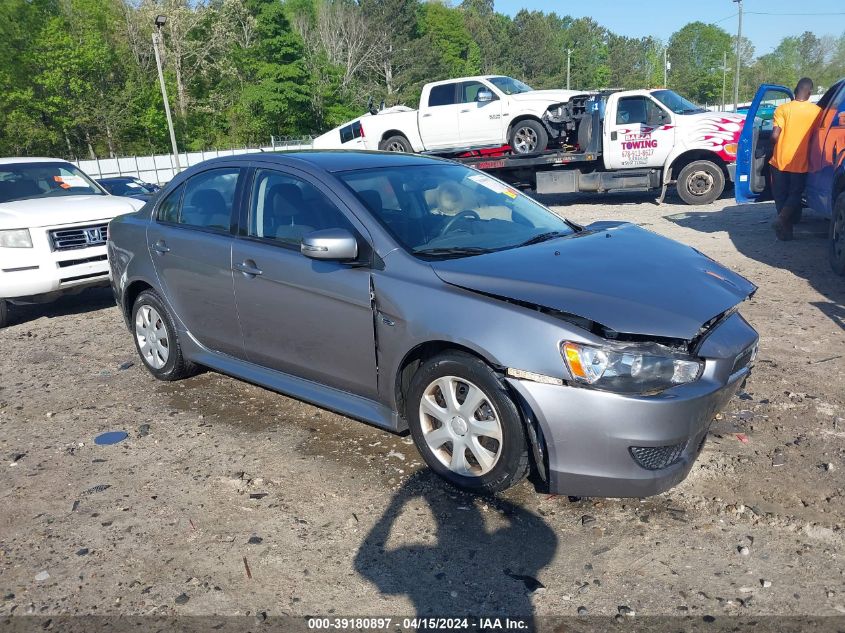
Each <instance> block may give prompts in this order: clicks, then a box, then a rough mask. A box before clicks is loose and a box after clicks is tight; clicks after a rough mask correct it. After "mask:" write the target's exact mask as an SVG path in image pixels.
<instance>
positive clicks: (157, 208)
mask: <svg viewBox="0 0 845 633" xmlns="http://www.w3.org/2000/svg"><path fill="white" fill-rule="evenodd" d="M186 182H187V180H183V181H182V182H181V183H179V184H178V185H176V188H175V189H173V191H171V192H170V193H168V194H167V195H166V196H162V197H161V198H160V199H159V200H158V202H157V203H156V206H155V210H154V211H153V220H155V222H156V223H158V224H165V225H167V226H174V225H178V222H167V221H166V220H162V218H161V214H162V207H164V203H165V202H167V201H168V200H169V199H170V196H172V195H173V194H174V193H176V192H177V191H178V192H179V202H178V203H177V205H178V208H179V212H180V213H181V212H182V200H183V198H184V197H185V183H186Z"/></svg>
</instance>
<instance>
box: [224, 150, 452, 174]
mask: <svg viewBox="0 0 845 633" xmlns="http://www.w3.org/2000/svg"><path fill="white" fill-rule="evenodd" d="M231 161H234V162H252V161H260V162H270V163H277V164H279V165H289V166H291V167H293V166H295V165H296V163H306V164H307V165H310V166H312V167H316V168H317V169H322V170H324V171H328V172H342V171H356V170H359V169H374V168H379V167H405V166H414V165H433V164H438V163H444V162H448V161H444V160H443V159H441V158H434V157H430V156H421V155H419V154H402V153H400V152H374V151H363V150H361V151H356V150H296V151H285V152H262V153H260V154H238V155H236V156H221V157H220V158H216V159H213V160H212V161H209V162H231Z"/></svg>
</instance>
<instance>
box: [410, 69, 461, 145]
mask: <svg viewBox="0 0 845 633" xmlns="http://www.w3.org/2000/svg"><path fill="white" fill-rule="evenodd" d="M458 85H459V84H457V83H455V82H452V83H447V84H438V85H436V86H432V87H431V90H430V91H429V93H428V103H426V104H425V106H423V104H420V110H419V113H418V116H419V128H420V136H421V137H422V142H423V145H425V148H426V149H445V148H451V147H457V146H458V145H460V140H459V137H458V108H459V105H458V92H457V90H458Z"/></svg>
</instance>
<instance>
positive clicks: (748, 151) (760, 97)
mask: <svg viewBox="0 0 845 633" xmlns="http://www.w3.org/2000/svg"><path fill="white" fill-rule="evenodd" d="M792 98H793V94H792V91H791V90H790V89H789V88H787V87H785V86H777V85H773V84H763V85H762V86H760V87H759V88H758V89H757V93H756V94H755V95H754V99H753V100H752V101H751V105H750V106H749V108H748V114H746V115H745V123H744V124H743V126H742V132H741V134H740V135H739V147H738V148H737V155H736V183H735V187H734V197H735V198H736V201H737V202H740V203H748V202H758V201H762V200H768V199H771V183H770V179H769V159H770V158H771V157H772V151H773V149H774V148H773V146H772V129H773V126H772V115H773V114H774V111H775V109H776V108H777V107H778V106H779V105H781V104H782V103H787V102H788V101H791V100H792Z"/></svg>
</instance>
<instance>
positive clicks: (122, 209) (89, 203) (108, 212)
mask: <svg viewBox="0 0 845 633" xmlns="http://www.w3.org/2000/svg"><path fill="white" fill-rule="evenodd" d="M143 205H144V201H143V200H137V199H133V198H124V197H120V196H66V197H63V198H61V197H60V198H34V199H31V200H15V201H13V202H4V203H2V204H0V229H23V228H38V227H42V226H57V225H61V224H76V223H79V222H91V221H94V220H110V219H112V218H113V217H115V216H117V215H123V214H124V213H132V212H133V211H137V210H138V209H140V208H141V207H142V206H143Z"/></svg>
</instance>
